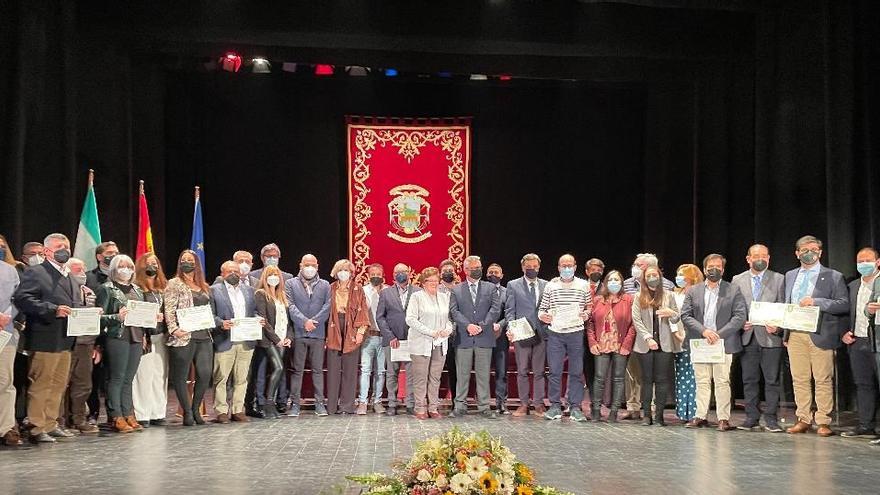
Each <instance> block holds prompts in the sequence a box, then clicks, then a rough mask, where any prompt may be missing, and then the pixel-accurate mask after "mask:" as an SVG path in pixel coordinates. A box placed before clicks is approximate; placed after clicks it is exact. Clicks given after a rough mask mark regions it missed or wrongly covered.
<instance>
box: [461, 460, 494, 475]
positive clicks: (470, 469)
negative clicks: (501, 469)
mask: <svg viewBox="0 0 880 495" xmlns="http://www.w3.org/2000/svg"><path fill="white" fill-rule="evenodd" d="M488 470H489V468H488V467H487V466H486V459H483V458H482V457H476V456H474V457H471V458H469V459H468V460H467V461H465V463H464V471H465V472H466V473H467V474H468V475H469V476H470V477H471V478H473V479H477V478H479V477H480V476H482V475H483V474H484V473H485V472H486V471H488Z"/></svg>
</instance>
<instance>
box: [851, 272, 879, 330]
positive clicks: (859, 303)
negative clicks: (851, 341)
mask: <svg viewBox="0 0 880 495" xmlns="http://www.w3.org/2000/svg"><path fill="white" fill-rule="evenodd" d="M874 278H876V276H875V277H874ZM874 278H872V279H871V281H870V282H867V283H866V282H865V280H864V279H862V283H861V285H859V295H858V299H857V300H856V321H855V325H853V334H855V336H856V337H867V336H868V317H867V316H865V306H867V305H868V302H870V300H871V290H872V289H873V288H874Z"/></svg>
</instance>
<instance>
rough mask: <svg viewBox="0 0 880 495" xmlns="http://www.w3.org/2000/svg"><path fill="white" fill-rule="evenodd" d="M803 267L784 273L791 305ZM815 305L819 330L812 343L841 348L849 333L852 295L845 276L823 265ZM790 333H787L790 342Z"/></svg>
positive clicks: (786, 338)
mask: <svg viewBox="0 0 880 495" xmlns="http://www.w3.org/2000/svg"><path fill="white" fill-rule="evenodd" d="M799 270H800V267H798V268H795V269H793V270H789V271H788V272H786V273H785V300H786V301H787V302H790V303H792V304H797V301H792V300H791V292H792V290H794V282H795V280H797V274H798V271H799ZM811 297H812V298H813V304H815V305H816V306H819V310H820V313H819V327H818V328H817V330H816V333H813V334H811V335H810V338H811V339H813V344H815V345H816V347H818V348H820V349H826V350H829V349H837V348H838V347H840V345H841V340H840V338H841V337H842V336H843V334H844V333H846V331H847V330H849V325H848V323H849V293H848V292H847V289H846V281H845V280H844V279H843V274H842V273H840V272H838V271H837V270H832V269H830V268H826V267H824V266H820V267H819V275H818V278H816V287H815V288H814V289H813V294H812V295H811ZM790 333H791V331H790V330H788V329H786V330H785V340H786V341H787V340H788V336H789V334H790Z"/></svg>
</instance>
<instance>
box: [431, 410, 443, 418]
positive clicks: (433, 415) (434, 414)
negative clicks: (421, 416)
mask: <svg viewBox="0 0 880 495" xmlns="http://www.w3.org/2000/svg"><path fill="white" fill-rule="evenodd" d="M428 416H430V417H431V419H440V418H442V417H443V415H442V414H440V413H439V412H437V411H428Z"/></svg>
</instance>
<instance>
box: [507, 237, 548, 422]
mask: <svg viewBox="0 0 880 495" xmlns="http://www.w3.org/2000/svg"><path fill="white" fill-rule="evenodd" d="M520 265H521V266H522V271H523V276H522V277H520V278H518V279H516V280H511V281H510V283H508V284H507V292H506V299H505V304H504V315H505V319H506V320H507V321H508V322H510V321H513V320H518V319H520V318H525V319H527V320H528V322H529V325H531V326H532V329H533V330H534V331H535V337H534V338H531V339H528V340H524V341H519V342H514V343H513V347H514V352H515V355H514V356H515V358H516V388H517V395H518V396H519V400H520V406H519V407H518V408H517V409H516V410H515V411H514V412H513V415H514V416H516V417H521V416H526V415H528V413H529V370H531V372H532V376H533V377H534V378H533V381H534V391H533V392H532V396H531V399H532V406H534V408H535V412H534V414H535V415H536V416H538V417H541V416H543V415H544V412H546V411H545V409H544V391H545V390H546V380H545V377H544V366H545V363H546V361H547V326H546V325H545V324H544V322H542V321H541V320H539V319H538V303H539V301H540V300H541V294H543V293H544V287H545V286H546V285H547V281H546V280H544V279H540V278H538V272H539V271H540V269H541V258H539V257H538V255H537V254H532V253H529V254H527V255H525V256H523V258H522V261H521V262H520ZM507 337H508V339H510V338H511V337H512V336H511V335H510V334H509V333H508V334H507Z"/></svg>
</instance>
